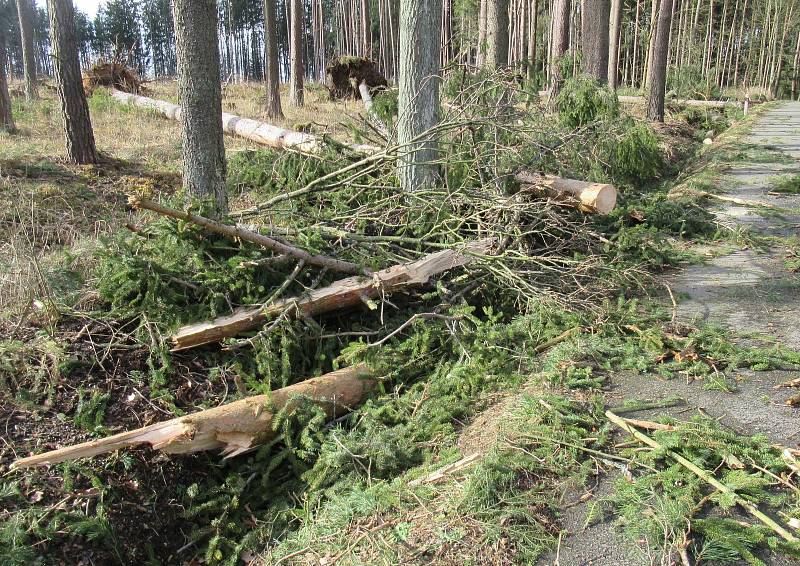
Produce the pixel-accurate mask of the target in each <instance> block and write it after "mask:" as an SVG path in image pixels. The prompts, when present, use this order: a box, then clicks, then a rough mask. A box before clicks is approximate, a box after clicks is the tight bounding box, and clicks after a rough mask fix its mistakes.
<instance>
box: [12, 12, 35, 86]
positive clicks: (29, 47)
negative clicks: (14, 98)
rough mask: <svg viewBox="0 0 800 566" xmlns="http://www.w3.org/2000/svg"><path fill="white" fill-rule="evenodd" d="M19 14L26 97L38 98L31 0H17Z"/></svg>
mask: <svg viewBox="0 0 800 566" xmlns="http://www.w3.org/2000/svg"><path fill="white" fill-rule="evenodd" d="M17 16H18V17H19V30H20V34H21V39H22V62H23V66H24V70H25V98H26V99H28V100H35V99H36V98H38V92H37V90H36V51H34V42H33V6H32V5H31V0H17Z"/></svg>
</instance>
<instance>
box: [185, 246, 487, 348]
mask: <svg viewBox="0 0 800 566" xmlns="http://www.w3.org/2000/svg"><path fill="white" fill-rule="evenodd" d="M492 243H493V242H492V240H481V241H479V242H474V243H472V244H470V245H468V246H467V247H466V249H465V250H464V251H456V250H444V251H441V252H436V253H433V254H430V255H427V256H425V257H423V258H422V259H419V260H417V261H414V262H411V263H403V264H400V265H394V266H392V267H389V268H387V269H384V270H382V271H377V272H375V273H373V274H372V277H371V278H367V277H358V276H356V277H349V278H347V279H341V280H339V281H336V282H334V283H333V284H331V285H329V286H328V287H323V288H322V289H316V290H314V291H311V292H310V293H309V294H308V295H306V296H304V297H292V298H289V299H283V300H280V301H276V302H274V303H272V304H270V305H266V306H263V307H257V308H251V309H244V310H239V311H237V312H234V313H233V314H230V315H228V316H223V317H220V318H216V319H214V320H211V321H208V322H201V323H198V324H190V325H188V326H184V327H183V328H180V329H179V330H178V331H177V332H176V333H175V334H174V335H173V336H172V346H173V348H172V350H173V351H177V350H186V349H188V348H194V347H196V346H202V345H203V344H212V343H214V342H219V341H220V340H222V339H223V338H230V337H232V336H236V335H237V334H239V333H241V332H246V331H248V330H252V329H254V328H258V327H259V326H261V325H262V324H263V323H264V322H265V321H267V320H269V319H271V318H273V317H275V316H278V315H280V314H281V313H283V312H284V311H286V310H287V309H290V310H289V314H291V315H294V316H297V315H298V314H300V315H303V316H313V315H317V314H322V313H326V312H331V311H335V310H340V309H344V308H348V307H352V306H355V305H357V304H359V303H361V302H363V301H364V300H365V299H371V298H375V297H377V296H379V295H381V294H384V293H392V292H394V291H398V290H401V289H404V288H406V287H412V286H416V285H423V284H425V283H427V282H428V280H429V279H430V278H431V277H433V276H435V275H438V274H440V273H443V272H445V271H447V270H449V269H453V268H455V267H459V266H462V265H466V264H467V263H469V262H470V261H472V259H473V258H474V254H481V253H485V252H487V251H488V250H489V248H490V247H491V245H492Z"/></svg>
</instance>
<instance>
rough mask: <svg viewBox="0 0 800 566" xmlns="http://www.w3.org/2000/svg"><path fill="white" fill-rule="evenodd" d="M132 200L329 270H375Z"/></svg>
mask: <svg viewBox="0 0 800 566" xmlns="http://www.w3.org/2000/svg"><path fill="white" fill-rule="evenodd" d="M128 203H129V204H130V205H131V206H132V207H133V208H138V209H145V210H151V211H153V212H157V213H158V214H163V215H164V216H169V217H171V218H177V219H178V220H185V221H186V222H191V223H193V224H197V225H198V226H202V227H203V228H205V229H206V230H210V231H211V232H216V233H217V234H222V235H223V236H228V237H231V238H238V239H240V240H245V241H248V242H253V243H254V244H258V245H259V246H262V247H264V248H267V249H269V250H272V251H275V252H278V253H280V254H287V255H290V256H293V257H296V258H297V259H300V260H303V261H305V262H306V263H309V264H311V265H316V266H319V267H326V268H328V269H332V270H333V271H339V272H342V273H362V274H364V275H370V273H371V272H369V271H367V270H365V269H364V268H362V267H359V266H357V265H356V264H355V263H350V262H349V261H342V260H340V259H336V258H332V257H328V256H323V255H312V254H310V253H309V252H307V251H306V250H303V249H301V248H297V247H295V246H291V245H289V244H284V243H283V242H279V241H278V240H275V239H273V238H270V237H269V236H264V235H263V234H259V233H258V232H252V231H250V230H247V229H245V228H242V227H241V226H230V225H228V224H222V223H221V222H217V221H216V220H211V219H210V218H206V217H205V216H199V215H197V214H192V213H191V212H185V211H182V210H175V209H174V208H169V207H167V206H163V205H161V204H158V203H157V202H153V201H151V200H148V199H143V198H141V197H138V196H131V197H129V198H128Z"/></svg>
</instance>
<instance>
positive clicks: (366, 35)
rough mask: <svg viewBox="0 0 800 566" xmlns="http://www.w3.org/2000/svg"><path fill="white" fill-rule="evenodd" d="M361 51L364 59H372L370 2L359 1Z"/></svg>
mask: <svg viewBox="0 0 800 566" xmlns="http://www.w3.org/2000/svg"><path fill="white" fill-rule="evenodd" d="M361 51H362V53H363V55H364V57H368V58H370V59H372V19H371V17H370V0H361Z"/></svg>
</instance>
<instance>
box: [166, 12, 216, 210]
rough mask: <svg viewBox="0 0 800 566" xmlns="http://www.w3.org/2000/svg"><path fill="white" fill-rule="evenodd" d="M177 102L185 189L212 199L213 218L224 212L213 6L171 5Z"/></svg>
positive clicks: (196, 197)
mask: <svg viewBox="0 0 800 566" xmlns="http://www.w3.org/2000/svg"><path fill="white" fill-rule="evenodd" d="M174 12H175V47H176V50H177V55H178V97H179V99H180V105H181V108H182V112H181V124H182V126H183V186H184V189H185V190H186V194H187V196H188V197H190V198H193V199H210V200H211V201H212V210H211V211H210V212H209V215H211V216H213V217H214V218H219V217H220V216H223V215H224V214H226V213H227V211H228V199H227V193H226V191H225V144H224V140H223V137H222V87H221V85H220V70H219V64H220V63H219V48H218V41H217V40H218V37H217V3H216V1H215V0H175V9H174Z"/></svg>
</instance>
